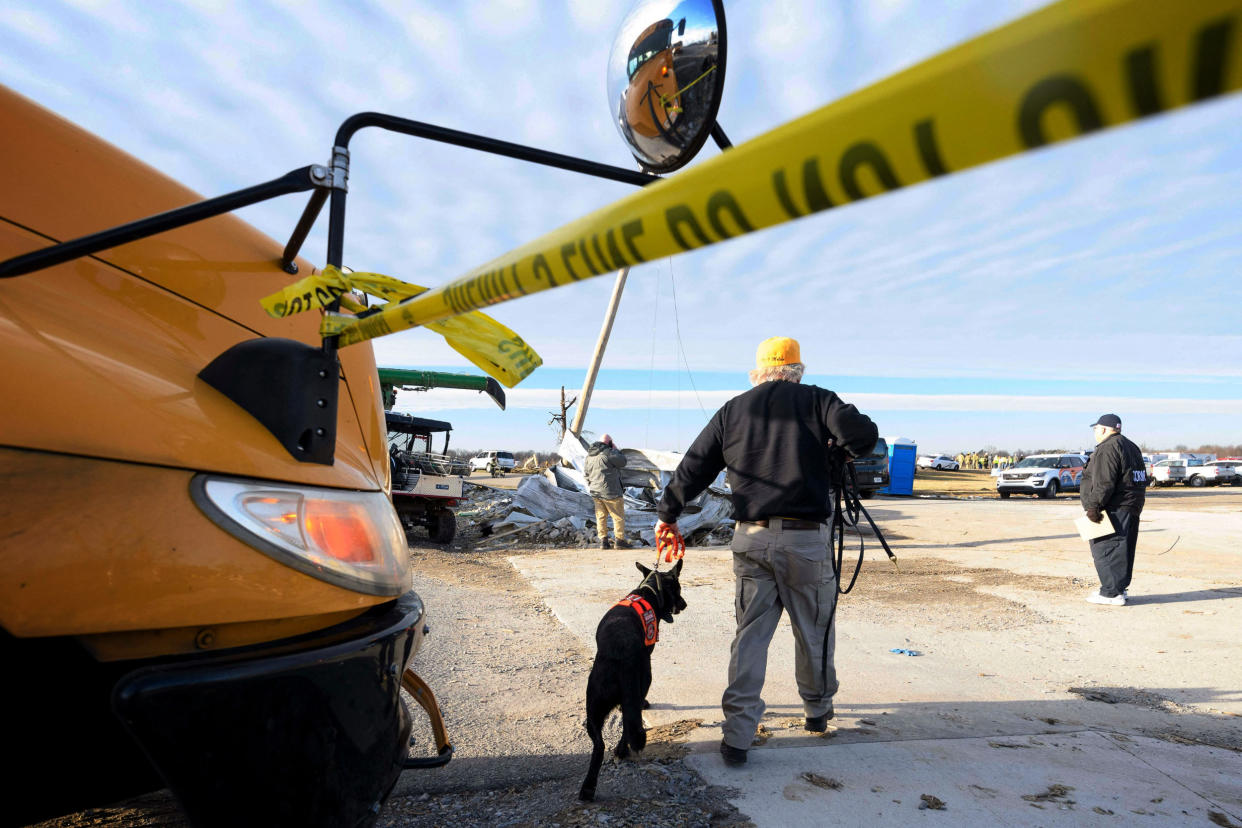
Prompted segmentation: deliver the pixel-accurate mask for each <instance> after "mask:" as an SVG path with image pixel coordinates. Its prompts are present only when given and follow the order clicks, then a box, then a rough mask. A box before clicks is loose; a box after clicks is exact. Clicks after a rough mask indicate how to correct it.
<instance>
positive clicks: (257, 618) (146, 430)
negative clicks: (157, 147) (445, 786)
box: [0, 88, 445, 825]
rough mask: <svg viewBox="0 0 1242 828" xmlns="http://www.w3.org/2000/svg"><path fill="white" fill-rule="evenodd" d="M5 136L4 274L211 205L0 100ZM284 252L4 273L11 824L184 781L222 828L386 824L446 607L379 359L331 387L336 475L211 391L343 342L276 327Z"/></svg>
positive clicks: (216, 244)
mask: <svg viewBox="0 0 1242 828" xmlns="http://www.w3.org/2000/svg"><path fill="white" fill-rule="evenodd" d="M0 122H3V123H4V124H5V128H4V130H3V131H0V159H3V161H2V162H0V163H2V164H3V169H4V171H5V183H4V185H3V186H2V187H0V259H9V258H11V257H14V256H18V255H20V254H25V253H28V252H29V251H33V250H38V249H40V248H46V247H48V246H49V245H52V244H54V243H57V242H61V241H64V240H67V239H73V238H77V237H80V236H83V235H87V234H90V233H92V232H95V231H98V230H100V229H101V228H106V227H111V226H114V225H118V224H121V223H124V222H128V221H131V220H134V219H138V218H141V217H144V216H150V215H153V214H158V213H160V212H162V211H166V210H169V209H172V208H176V207H180V206H183V205H187V204H190V203H193V202H195V201H197V200H198V198H199V197H198V196H197V195H196V194H195V193H193V192H190V191H189V190H187V189H186V188H185V187H183V186H181V185H179V184H177V183H176V182H174V181H172V180H170V179H168V178H167V177H165V176H164V175H162V174H160V173H159V172H157V171H155V170H154V169H152V168H151V167H149V166H147V165H145V164H144V163H142V162H141V161H139V160H136V159H134V158H132V157H130V156H128V155H126V154H125V153H123V152H121V151H119V150H117V149H116V148H114V147H112V146H109V145H108V144H106V143H104V142H103V141H101V140H100V139H98V138H97V137H95V136H93V135H91V134H90V133H88V132H86V131H84V130H82V129H80V128H78V127H76V126H74V125H73V124H71V123H68V122H66V121H65V120H63V119H61V118H59V117H58V116H56V115H54V114H53V113H51V112H48V111H46V110H45V109H42V108H41V107H39V106H38V105H36V104H34V103H32V102H31V101H29V100H26V99H24V98H22V97H21V96H19V95H17V94H15V93H13V92H11V91H8V90H4V89H2V88H0ZM280 253H281V248H280V245H278V244H277V243H276V242H275V241H273V240H272V239H270V238H267V237H265V236H263V235H262V234H260V233H259V232H257V231H256V230H254V229H253V228H251V227H250V226H248V225H247V224H245V223H244V222H242V221H240V220H238V219H237V218H235V217H233V216H231V215H220V216H217V217H215V218H210V219H207V220H205V221H200V222H197V223H194V224H190V225H188V226H184V227H181V228H180V229H176V230H171V231H169V232H165V233H160V234H158V235H154V236H151V237H148V238H144V239H141V240H138V241H133V242H131V243H127V244H123V245H120V246H117V247H113V248H110V249H106V250H101V251H99V252H97V253H95V254H94V255H90V256H84V257H80V258H75V259H72V260H70V261H67V262H64V263H62V264H57V265H54V266H51V267H46V268H43V269H40V270H36V271H34V272H30V273H25V274H23V275H18V276H13V277H10V278H0V354H3V355H4V364H5V370H4V371H3V372H0V568H2V569H3V572H4V575H3V578H2V579H0V628H2V629H0V648H2V649H0V660H2V663H3V664H4V667H5V676H6V678H5V684H6V686H7V697H8V698H9V700H10V703H9V704H8V705H6V707H5V718H6V719H7V721H8V724H7V725H6V727H5V736H6V738H5V746H6V753H7V755H8V756H9V758H10V760H12V764H13V765H15V766H16V770H10V771H9V772H7V773H6V786H5V787H6V790H7V791H8V794H7V795H6V797H5V799H6V801H5V805H4V808H5V811H6V821H8V820H12V821H17V822H26V821H31V820H34V819H39V818H43V817H46V816H49V815H54V814H57V813H65V812H70V811H73V810H78V809H80V808H83V807H87V806H92V805H99V804H104V803H108V802H113V801H116V800H118V799H121V798H124V797H126V796H129V795H132V794H136V793H139V792H143V791H148V790H152V789H156V788H160V787H164V786H168V787H170V788H171V789H172V790H173V792H174V793H175V794H176V795H177V797H178V799H179V800H180V802H181V804H182V805H183V806H184V808H185V810H186V812H187V814H188V815H189V816H190V818H191V819H192V820H193V821H194V822H195V823H198V824H221V823H224V822H228V821H235V820H236V815H237V813H238V808H244V809H245V814H246V817H245V820H244V821H246V822H248V823H254V824H269V825H359V824H362V825H365V824H369V823H370V822H372V821H374V819H375V817H376V816H377V814H378V812H379V808H380V805H381V804H382V802H383V800H384V798H385V797H386V795H387V793H388V791H389V790H390V789H391V787H392V785H393V784H394V783H395V781H396V778H397V776H398V774H399V773H400V772H401V770H402V768H403V767H404V766H405V764H406V762H407V753H408V750H409V748H408V740H409V733H410V728H411V724H410V718H409V713H408V711H407V709H406V707H405V705H404V704H403V703H402V701H401V695H400V690H401V687H402V683H403V680H404V681H405V683H406V686H407V689H412V690H414V691H415V693H416V695H418V693H419V692H420V691H425V687H420V686H419V685H420V683H419V682H418V680H417V678H416V677H413V674H412V673H409V674H407V673H406V669H407V666H408V665H409V663H410V661H411V659H412V658H413V657H414V654H415V653H416V652H417V651H418V649H419V646H420V644H421V642H422V638H423V635H424V632H425V628H424V610H423V605H422V602H421V600H420V599H419V597H418V595H417V594H415V593H414V592H412V591H411V590H410V583H409V571H408V549H407V545H406V541H405V537H404V533H403V531H402V528H401V525H400V523H399V521H398V519H397V517H396V514H395V513H394V511H393V508H392V506H391V503H390V501H389V497H388V487H389V463H388V457H387V453H386V448H387V447H386V439H385V425H384V418H383V416H384V412H383V407H382V398H381V389H380V384H379V380H378V376H377V373H376V366H375V362H374V357H373V355H372V351H371V348H370V346H369V344H364V345H359V346H354V347H351V348H348V349H343V350H341V351H339V357H338V358H339V363H336V364H337V365H338V367H337V368H336V370H334V371H321V372H320V373H319V375H318V380H319V381H321V382H322V383H326V384H327V385H329V386H335V387H333V388H332V389H331V390H332V391H333V393H334V394H338V395H339V404H338V405H336V414H335V421H334V422H333V423H330V424H329V427H328V428H317V429H316V430H315V433H316V434H318V435H320V436H321V437H322V435H324V434H327V435H328V437H327V438H326V439H329V440H331V441H332V442H331V444H329V445H328V446H327V447H326V450H327V454H328V457H329V458H330V459H329V462H318V463H308V462H302V461H301V460H299V459H298V458H297V457H296V456H294V454H291V449H290V448H289V447H288V446H286V445H282V443H281V441H280V440H279V439H277V437H276V436H274V434H273V432H272V431H271V430H269V428H267V427H265V425H264V424H263V423H261V422H260V421H259V420H258V419H256V417H255V416H254V415H252V414H251V413H249V412H248V411H247V410H245V409H243V408H242V407H241V406H239V405H238V404H237V403H235V402H234V401H233V400H232V399H230V398H229V397H228V396H226V395H225V394H223V393H221V392H220V391H219V390H217V387H216V386H215V385H213V384H212V383H209V382H207V381H205V380H204V379H203V377H202V376H200V374H201V373H202V372H203V369H204V368H205V366H208V365H209V364H212V363H213V360H215V359H216V358H217V357H218V356H219V355H220V354H221V353H223V352H225V351H227V350H229V349H230V348H233V347H234V346H236V345H238V344H239V343H242V342H246V341H250V340H256V341H264V340H269V338H280V340H281V341H284V340H287V341H289V342H291V343H295V344H296V343H304V344H305V345H306V346H318V345H320V336H319V333H318V316H319V315H318V314H313V313H312V314H300V315H295V316H290V317H287V318H284V319H276V318H272V317H270V316H268V315H267V314H265V313H264V312H263V310H262V308H261V307H260V305H259V300H260V298H262V297H264V296H266V295H269V294H271V293H273V292H275V291H277V290H279V289H280V288H282V287H284V286H285V285H287V284H289V283H290V282H291V281H293V279H294V278H296V277H294V276H291V275H290V274H289V273H288V272H286V270H285V269H282V267H281V266H280V264H279V260H280V258H281V256H280ZM297 264H298V268H299V269H300V270H301V272H302V273H303V274H306V273H310V272H313V267H312V265H311V264H310V263H309V262H306V261H303V260H299V261H298V262H297ZM290 269H292V268H290ZM269 341H276V340H275V339H270V340H269ZM298 347H301V346H300V345H298ZM230 371H231V372H232V373H234V374H237V375H241V376H244V375H246V374H250V375H251V376H250V377H248V378H247V379H248V381H250V382H251V383H252V385H256V386H257V387H260V388H262V387H264V386H265V385H266V384H268V383H270V384H271V385H272V386H273V387H275V386H278V385H280V384H281V383H288V382H290V381H291V380H290V379H289V378H288V377H283V376H279V375H277V374H278V373H279V372H276V371H274V369H273V367H272V366H271V365H270V364H267V363H264V362H262V361H256V362H254V363H249V362H245V361H241V362H236V363H234V365H233V367H232V368H231V369H230ZM319 402H320V403H322V399H321V400H319ZM418 700H419V701H420V703H422V704H423V706H424V707H427V710H428V713H429V714H431V715H432V719H433V726H435V727H436V732H437V735H438V736H439V735H442V731H443V723H442V721H440V720H439V714H438V711H436V710H435V705H434V699H432V698H431V697H430V693H429V692H424V693H423V695H422V697H421V698H419V699H418ZM444 746H445V745H444V744H443V743H442V744H441V745H440V747H441V748H442V753H443V752H444V751H443V748H444Z"/></svg>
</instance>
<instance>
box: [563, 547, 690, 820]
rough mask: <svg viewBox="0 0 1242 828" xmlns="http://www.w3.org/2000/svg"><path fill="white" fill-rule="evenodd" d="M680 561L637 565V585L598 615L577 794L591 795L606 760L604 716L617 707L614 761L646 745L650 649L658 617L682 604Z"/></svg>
mask: <svg viewBox="0 0 1242 828" xmlns="http://www.w3.org/2000/svg"><path fill="white" fill-rule="evenodd" d="M681 563H682V562H681V561H678V562H677V565H676V566H674V567H673V568H672V569H670V570H669V571H668V572H652V571H651V570H650V569H648V568H647V567H645V566H643V565H642V564H640V563H635V564H634V565H635V566H637V567H638V571H639V572H641V573H643V580H642V583H640V584H639V585H638V588H637V589H635V590H634V591H633V592H631V593H630V594H629V595H627V596H626V597H625V598H623V599H621V601H619V602H617V603H616V604H615V605H614V606H613V607H612V608H611V609H609V610H608V612H606V613H604V617H603V618H601V619H600V622H599V627H597V628H596V630H595V663H594V664H593V665H592V666H591V677H590V678H589V679H587V692H586V730H587V733H588V734H590V736H591V767H590V769H589V770H588V771H587V775H586V779H585V780H583V782H582V790H581V791H579V792H578V798H579V799H583V800H587V801H590V800H592V799H594V798H595V784H596V783H597V782H598V781H599V767H600V765H601V764H603V761H604V720H605V719H607V718H608V714H609V713H611V712H612V711H613V709H614V708H616V707H617V705H620V706H621V721H622V733H621V741H619V742H617V747H616V748H615V749H614V750H613V754H614V755H615V756H616V757H617V758H618V759H624V758H625V757H626V756H629V754H630V751H634V752H635V753H638V752H640V751H642V749H643V748H645V747H646V746H647V731H645V730H643V712H642V711H643V708H644V707H646V706H647V691H648V690H649V689H650V688H651V651H652V650H654V649H655V643H656V641H657V640H659V637H660V635H659V621H667V622H668V623H670V624H671V623H673V616H674V615H675V614H677V613H679V612H681V611H682V610H684V609H685V608H686V602H685V601H683V600H682V599H681V583H680V582H679V581H678V580H677V578H678V576H679V575H681Z"/></svg>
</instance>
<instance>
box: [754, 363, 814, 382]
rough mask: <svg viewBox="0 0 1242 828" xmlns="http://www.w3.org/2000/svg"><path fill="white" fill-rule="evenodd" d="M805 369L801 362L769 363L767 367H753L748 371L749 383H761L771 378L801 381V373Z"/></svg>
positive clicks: (769, 380)
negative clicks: (786, 363)
mask: <svg viewBox="0 0 1242 828" xmlns="http://www.w3.org/2000/svg"><path fill="white" fill-rule="evenodd" d="M805 370H806V366H805V365H803V364H802V363H801V362H791V363H789V364H788V365H770V366H768V367H767V368H755V369H754V370H752V371H751V372H750V384H751V385H761V384H763V383H765V382H771V381H772V380H784V381H785V382H802V373H803V372H804V371H805Z"/></svg>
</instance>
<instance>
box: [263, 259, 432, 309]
mask: <svg viewBox="0 0 1242 828" xmlns="http://www.w3.org/2000/svg"><path fill="white" fill-rule="evenodd" d="M351 290H360V291H362V292H363V293H368V294H370V295H371V296H378V297H379V298H381V299H384V300H386V301H389V302H395V301H400V300H401V299H408V298H410V297H411V296H415V295H417V294H419V293H423V292H424V291H426V290H427V288H425V287H419V286H418V285H412V284H410V283H409V282H403V281H401V280H400V279H394V278H393V277H391V276H385V275H383V274H382V273H342V272H341V271H340V270H338V269H337V268H335V267H333V266H332V265H328V266H327V267H325V268H324V269H323V270H321V271H320V272H318V273H314V274H312V275H310V276H307V277H306V278H304V279H299V280H298V281H296V282H294V283H293V284H291V285H287V286H286V287H285V288H284V289H283V290H281V291H279V292H277V293H273V294H272V295H271V296H268V297H265V298H263V299H260V300H259V304H261V305H262V306H263V310H265V311H267V313H268V315H269V316H275V317H277V318H280V317H283V316H292V315H293V314H295V313H302V312H303V311H308V310H317V309H322V308H326V307H328V305H330V304H332V303H333V302H335V301H337V300H338V299H339V300H340V301H341V303H342V304H344V305H346V306H347V307H349V309H350V310H354V311H359V310H364V309H365V306H364V305H361V304H359V303H358V302H356V301H355V300H353V299H350V298H349V291H351Z"/></svg>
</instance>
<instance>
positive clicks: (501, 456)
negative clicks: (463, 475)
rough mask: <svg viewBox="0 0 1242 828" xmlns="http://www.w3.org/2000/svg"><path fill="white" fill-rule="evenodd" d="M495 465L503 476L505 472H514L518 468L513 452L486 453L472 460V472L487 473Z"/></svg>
mask: <svg viewBox="0 0 1242 828" xmlns="http://www.w3.org/2000/svg"><path fill="white" fill-rule="evenodd" d="M493 463H495V464H496V468H497V469H498V470H499V471H500V472H501V473H502V474H503V473H504V472H508V471H513V469H514V468H516V467H517V461H516V460H514V459H513V454H512V452H508V451H485V452H483V453H482V454H479V455H477V456H475V457H471V458H470V471H472V472H476V471H487V469H488V467H489V466H491V465H492V464H493Z"/></svg>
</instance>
